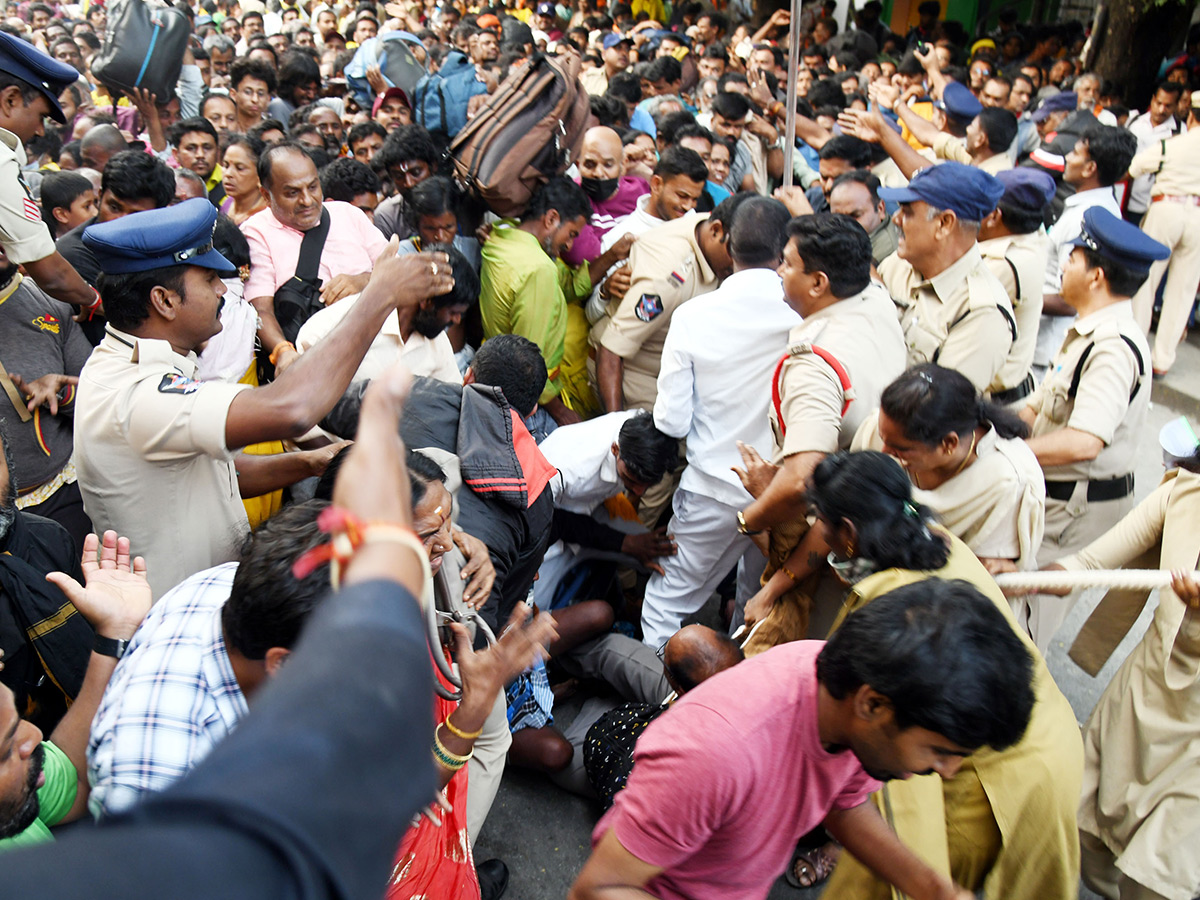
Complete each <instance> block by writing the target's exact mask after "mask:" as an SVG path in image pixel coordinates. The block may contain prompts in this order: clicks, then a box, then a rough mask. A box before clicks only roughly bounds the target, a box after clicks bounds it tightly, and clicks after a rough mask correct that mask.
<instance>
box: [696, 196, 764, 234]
mask: <svg viewBox="0 0 1200 900" xmlns="http://www.w3.org/2000/svg"><path fill="white" fill-rule="evenodd" d="M757 196H759V195H758V194H755V193H754V192H753V191H738V192H737V193H735V194H731V195H729V196H728V197H726V198H725V199H724V200H722V201H721V202H720V203H718V204H717V208H716V209H714V210H713V211H712V213H711V214H710V215H709V217H708V221H710V222H716V223H718V224H719V225H720V226H721V228H722V229H724V231H725V237H726V239H728V237H729V229H730V228H731V227H732V226H733V216H734V213H736V212H737V211H738V208H739V207H740V206H741V205H742V204H743V203H745V202H746V201H747V200H749V199H750V198H751V197H757Z"/></svg>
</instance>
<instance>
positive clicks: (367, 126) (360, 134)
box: [346, 120, 387, 148]
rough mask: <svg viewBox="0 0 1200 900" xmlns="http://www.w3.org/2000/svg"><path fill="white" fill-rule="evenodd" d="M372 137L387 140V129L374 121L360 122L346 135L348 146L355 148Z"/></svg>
mask: <svg viewBox="0 0 1200 900" xmlns="http://www.w3.org/2000/svg"><path fill="white" fill-rule="evenodd" d="M371 135H376V136H377V137H380V138H383V139H384V140H387V129H386V128H384V127H383V126H382V125H380V124H379V123H378V122H376V121H374V120H371V121H368V122H359V123H358V124H357V125H355V126H354V127H353V128H351V129H350V130H349V131H348V132H347V133H346V146H347V147H351V148H353V146H354V145H355V144H357V143H358V142H359V141H365V140H366V139H367V138H369V137H370V136H371Z"/></svg>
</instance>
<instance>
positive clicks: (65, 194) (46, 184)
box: [42, 172, 92, 237]
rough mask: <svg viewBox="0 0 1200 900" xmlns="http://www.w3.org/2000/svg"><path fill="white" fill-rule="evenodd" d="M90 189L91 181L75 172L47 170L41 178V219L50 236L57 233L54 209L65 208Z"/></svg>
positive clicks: (57, 225) (57, 226)
mask: <svg viewBox="0 0 1200 900" xmlns="http://www.w3.org/2000/svg"><path fill="white" fill-rule="evenodd" d="M90 190H92V182H91V181H90V180H89V179H87V178H85V177H83V176H82V175H79V174H77V173H75V172H47V173H46V177H44V178H43V179H42V221H43V222H45V223H46V227H47V228H49V229H50V235H51V237H54V236H57V234H58V228H59V224H58V220H57V219H56V218H54V210H56V209H66V208H68V207H70V205H71V204H72V203H74V202H75V200H76V199H77V198H78V197H79V195H80V194H86V193H87V192H88V191H90Z"/></svg>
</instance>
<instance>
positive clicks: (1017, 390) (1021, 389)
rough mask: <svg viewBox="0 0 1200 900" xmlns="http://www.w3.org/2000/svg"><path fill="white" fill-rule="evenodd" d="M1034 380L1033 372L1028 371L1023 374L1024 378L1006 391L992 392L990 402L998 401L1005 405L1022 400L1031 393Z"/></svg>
mask: <svg viewBox="0 0 1200 900" xmlns="http://www.w3.org/2000/svg"><path fill="white" fill-rule="evenodd" d="M1033 388H1034V381H1033V373H1032V372H1030V373H1029V374H1028V375H1026V376H1025V380H1024V381H1022V382H1021V383H1020V384H1018V385H1017V386H1016V387H1010V388H1009V389H1008V390H1006V391H996V392H995V393H993V394H992V402H993V403H1000V404H1003V405H1005V406H1007V405H1008V404H1010V403H1016V402H1017V401H1018V400H1024V399H1025V398H1026V397H1028V396H1029V395H1030V394H1032V393H1033Z"/></svg>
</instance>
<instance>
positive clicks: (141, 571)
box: [46, 531, 154, 641]
mask: <svg viewBox="0 0 1200 900" xmlns="http://www.w3.org/2000/svg"><path fill="white" fill-rule="evenodd" d="M82 568H83V578H84V582H85V583H86V586H85V585H81V584H80V583H79V582H78V581H76V580H75V579H74V578H72V577H71V576H70V575H68V574H66V573H65V572H51V573H50V574H48V575H47V576H46V580H47V581H49V582H50V583H51V584H53V585H54V586H55V587H57V588H58V589H59V590H60V591H62V592H63V593H64V594H65V595H66V597H67V599H68V600H70V601H71V603H72V605H73V606H74V607H75V608H76V609H77V610H79V613H80V615H82V616H83V617H84V618H85V619H87V621H88V624H89V625H91V626H92V628H94V629H95V630H96V633H97V634H99V635H102V636H103V637H108V638H114V639H116V640H121V641H124V640H129V639H130V638H131V637H133V633H134V632H135V631H137V628H138V626H139V625H141V624H142V619H144V618H145V617H146V613H148V612H149V611H150V606H151V604H152V603H153V602H154V596H153V594H152V592H151V590H150V582H148V581H147V580H146V561H145V560H144V559H142V557H140V556H137V557H134V558H133V559H132V560H131V559H130V557H129V538H126V537H118V536H117V533H116V532H115V531H106V532H104V538H103V540H101V539H100V538H98V537H96V535H94V534H89V535H88V536H87V537H86V538H84V539H83V559H82Z"/></svg>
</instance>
